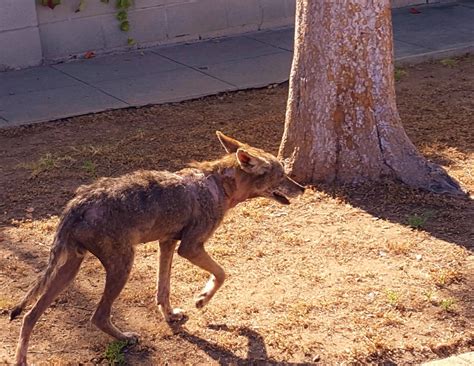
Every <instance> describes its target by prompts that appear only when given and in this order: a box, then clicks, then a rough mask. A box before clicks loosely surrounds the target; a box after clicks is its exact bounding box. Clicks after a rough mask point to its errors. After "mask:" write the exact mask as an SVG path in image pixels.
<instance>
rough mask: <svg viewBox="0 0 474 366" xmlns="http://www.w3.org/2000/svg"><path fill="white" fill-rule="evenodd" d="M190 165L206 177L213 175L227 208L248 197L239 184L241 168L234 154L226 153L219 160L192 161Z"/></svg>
mask: <svg viewBox="0 0 474 366" xmlns="http://www.w3.org/2000/svg"><path fill="white" fill-rule="evenodd" d="M190 166H191V167H193V168H195V169H199V170H200V171H202V172H203V173H204V174H205V175H206V176H208V177H209V176H213V177H214V178H215V179H216V181H217V182H219V185H220V186H221V188H222V190H223V192H224V196H225V200H226V206H227V208H228V209H229V208H232V207H235V206H236V205H237V204H239V203H240V202H243V201H245V200H246V199H247V198H249V196H248V192H247V191H246V190H245V189H243V187H242V184H239V182H240V181H241V180H242V179H241V177H240V173H241V170H240V168H239V164H238V162H237V159H236V158H235V154H229V155H226V156H224V157H223V158H221V159H219V160H213V161H203V162H194V163H191V164H190Z"/></svg>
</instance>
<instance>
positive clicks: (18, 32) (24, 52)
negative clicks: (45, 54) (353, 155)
mask: <svg viewBox="0 0 474 366" xmlns="http://www.w3.org/2000/svg"><path fill="white" fill-rule="evenodd" d="M41 59H42V52H41V43H40V36H39V30H38V19H37V17H36V7H35V3H34V1H32V0H1V1H0V71H5V70H9V69H12V68H24V67H28V66H33V65H37V64H39V63H40V62H41Z"/></svg>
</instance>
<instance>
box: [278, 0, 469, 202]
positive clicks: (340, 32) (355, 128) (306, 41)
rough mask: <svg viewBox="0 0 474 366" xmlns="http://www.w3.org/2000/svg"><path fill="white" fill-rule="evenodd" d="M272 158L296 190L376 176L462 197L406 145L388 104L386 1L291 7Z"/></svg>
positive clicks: (321, 0) (309, 2) (391, 85)
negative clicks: (289, 60)
mask: <svg viewBox="0 0 474 366" xmlns="http://www.w3.org/2000/svg"><path fill="white" fill-rule="evenodd" d="M295 31H296V34H295V51H294V59H293V66H292V70H291V76H290V92H289V97H288V105H287V112H286V123H285V132H284V135H283V140H282V142H281V146H280V153H279V155H280V157H281V158H282V159H283V160H284V161H285V165H286V167H287V168H288V170H289V171H290V173H291V174H292V175H293V176H294V177H295V178H296V179H297V180H300V181H301V182H304V183H316V182H326V183H334V182H337V183H359V182H362V181H367V180H378V179H380V178H382V177H384V176H390V177H392V178H397V179H399V180H401V181H402V182H404V183H406V184H408V185H410V186H413V187H417V188H423V189H427V190H430V191H434V192H439V193H452V194H462V193H463V192H462V190H461V188H460V186H459V184H458V183H457V182H455V181H454V180H453V179H452V178H450V177H449V176H448V175H447V174H446V172H445V171H444V170H443V169H442V168H441V167H439V166H437V165H435V164H432V163H430V162H428V161H427V160H426V159H425V158H424V157H423V156H421V155H420V153H419V152H418V151H417V149H416V148H415V146H414V145H413V144H412V142H411V141H410V140H409V138H408V137H407V135H406V133H405V131H404V129H403V126H402V124H401V121H400V117H399V114H398V111H397V106H396V103H395V81H394V73H393V41H392V18H391V7H390V1H389V0H344V1H342V0H340V1H339V0H338V1H325V0H298V1H297V9H296V30H295Z"/></svg>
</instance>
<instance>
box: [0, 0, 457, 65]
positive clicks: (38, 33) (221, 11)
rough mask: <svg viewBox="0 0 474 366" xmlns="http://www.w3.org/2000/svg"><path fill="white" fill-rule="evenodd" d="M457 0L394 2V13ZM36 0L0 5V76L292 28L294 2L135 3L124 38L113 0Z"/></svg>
mask: <svg viewBox="0 0 474 366" xmlns="http://www.w3.org/2000/svg"><path fill="white" fill-rule="evenodd" d="M446 1H448V2H449V1H453V0H392V5H393V7H401V6H408V5H414V4H426V3H434V2H446ZM37 2H38V1H37V0H0V71H3V70H8V69H19V68H25V67H28V66H34V65H39V64H40V63H42V62H54V61H59V60H66V59H68V58H70V57H75V56H78V55H79V56H80V55H83V54H84V53H85V52H87V51H95V52H96V53H98V54H100V53H106V52H113V51H117V50H123V49H127V48H128V46H127V39H128V38H133V39H134V40H135V41H136V42H137V43H138V46H139V47H150V46H154V45H158V44H168V43H178V42H185V41H196V40H200V39H206V38H212V37H218V36H224V35H232V34H239V33H244V32H249V31H255V30H260V29H265V28H272V27H281V26H289V25H292V24H293V22H294V16H295V3H296V0H134V1H133V6H132V7H131V8H130V9H129V11H128V15H129V20H130V31H129V32H122V31H120V29H119V23H118V21H117V19H116V13H117V10H116V9H115V0H110V2H109V4H106V3H103V2H101V1H100V0H86V6H85V8H84V9H83V10H82V11H80V12H76V10H77V7H78V5H79V0H62V3H61V4H60V5H58V6H56V7H55V8H54V9H49V8H48V7H44V6H40V5H38V4H37Z"/></svg>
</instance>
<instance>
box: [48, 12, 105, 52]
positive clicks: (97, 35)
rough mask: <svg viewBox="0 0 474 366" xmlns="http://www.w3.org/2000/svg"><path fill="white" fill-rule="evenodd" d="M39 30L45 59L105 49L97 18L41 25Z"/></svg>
mask: <svg viewBox="0 0 474 366" xmlns="http://www.w3.org/2000/svg"><path fill="white" fill-rule="evenodd" d="M39 28H40V35H41V43H42V45H43V55H44V57H45V58H46V59H59V58H64V57H68V56H70V55H75V54H79V53H82V52H86V51H91V50H92V51H93V50H100V49H103V48H104V47H105V41H104V36H103V32H102V27H101V22H100V18H99V17H90V18H79V19H73V20H65V21H61V22H56V23H48V24H41V25H40V27H39Z"/></svg>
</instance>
